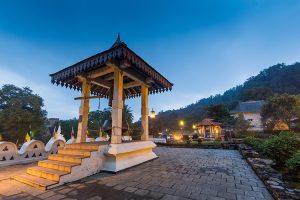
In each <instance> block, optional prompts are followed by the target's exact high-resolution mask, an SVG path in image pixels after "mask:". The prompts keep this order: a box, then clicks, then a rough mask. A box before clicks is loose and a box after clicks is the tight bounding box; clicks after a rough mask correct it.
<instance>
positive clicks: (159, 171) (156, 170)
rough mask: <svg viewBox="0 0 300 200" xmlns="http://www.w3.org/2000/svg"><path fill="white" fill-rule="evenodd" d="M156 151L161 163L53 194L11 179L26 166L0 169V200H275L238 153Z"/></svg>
mask: <svg viewBox="0 0 300 200" xmlns="http://www.w3.org/2000/svg"><path fill="white" fill-rule="evenodd" d="M154 151H155V153H156V154H157V155H158V157H159V158H158V159H154V160H152V161H149V162H147V163H144V164H141V165H139V166H136V167H132V168H130V169H127V170H124V171H122V172H119V173H117V174H111V173H99V174H96V175H93V176H90V177H88V178H85V179H82V180H80V181H76V182H74V183H69V184H66V185H63V186H59V187H57V188H54V189H50V190H49V191H41V190H37V189H35V188H32V187H30V186H27V185H24V184H21V183H18V182H16V181H14V180H13V179H12V177H13V176H14V175H16V174H19V173H21V172H23V171H22V170H24V168H25V167H24V166H21V167H20V166H12V167H9V168H5V167H4V168H0V199H53V200H55V199H102V200H106V199H108V200H110V199H114V200H118V199H120V200H121V199H163V200H167V199H205V200H209V199H215V200H227V199H228V200H230V199H236V200H240V199H245V200H252V199H253V200H255V199H257V200H259V199H261V200H262V199H266V200H271V199H273V198H272V197H271V196H270V194H269V192H268V191H267V189H266V188H265V186H264V185H263V183H262V182H261V181H260V180H259V178H258V177H257V176H256V175H255V173H254V172H253V171H252V169H251V167H250V166H249V165H248V164H247V162H246V161H245V160H243V159H242V158H241V156H240V154H239V153H238V152H237V151H235V150H209V149H191V148H189V149H185V148H164V147H158V148H156V149H155V150H154ZM31 166H32V165H31Z"/></svg>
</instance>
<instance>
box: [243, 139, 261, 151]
mask: <svg viewBox="0 0 300 200" xmlns="http://www.w3.org/2000/svg"><path fill="white" fill-rule="evenodd" d="M244 143H245V144H247V145H249V146H251V147H252V148H253V149H254V150H255V151H257V152H258V153H260V154H263V152H264V141H263V140H262V139H259V138H256V137H253V136H250V137H246V138H245V139H244Z"/></svg>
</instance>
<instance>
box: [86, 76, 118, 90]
mask: <svg viewBox="0 0 300 200" xmlns="http://www.w3.org/2000/svg"><path fill="white" fill-rule="evenodd" d="M91 83H92V84H95V85H99V86H101V87H105V88H108V89H109V88H111V87H112V86H113V84H111V83H109V82H107V81H105V80H103V79H101V78H96V79H93V80H91Z"/></svg>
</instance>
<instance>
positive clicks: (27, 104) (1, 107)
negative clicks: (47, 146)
mask: <svg viewBox="0 0 300 200" xmlns="http://www.w3.org/2000/svg"><path fill="white" fill-rule="evenodd" d="M43 106H44V103H43V99H42V98H41V97H40V96H38V95H37V94H33V92H32V90H31V89H30V88H29V87H24V88H19V87H16V86H14V85H3V86H2V88H1V89H0V131H1V132H4V133H5V140H8V141H12V142H16V141H17V140H19V141H20V142H23V141H24V139H25V134H26V132H27V130H28V128H29V126H30V127H31V130H32V132H33V133H35V134H36V135H37V134H41V133H43V132H44V124H45V119H46V115H47V112H46V111H45V110H43V109H42V107H43Z"/></svg>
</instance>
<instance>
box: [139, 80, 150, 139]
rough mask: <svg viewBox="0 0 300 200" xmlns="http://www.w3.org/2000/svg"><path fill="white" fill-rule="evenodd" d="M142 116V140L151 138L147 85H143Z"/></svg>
mask: <svg viewBox="0 0 300 200" xmlns="http://www.w3.org/2000/svg"><path fill="white" fill-rule="evenodd" d="M141 93H142V94H141V97H142V99H141V118H142V135H141V140H148V139H149V124H148V115H149V109H148V87H147V86H146V85H144V84H143V85H142V86H141Z"/></svg>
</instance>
